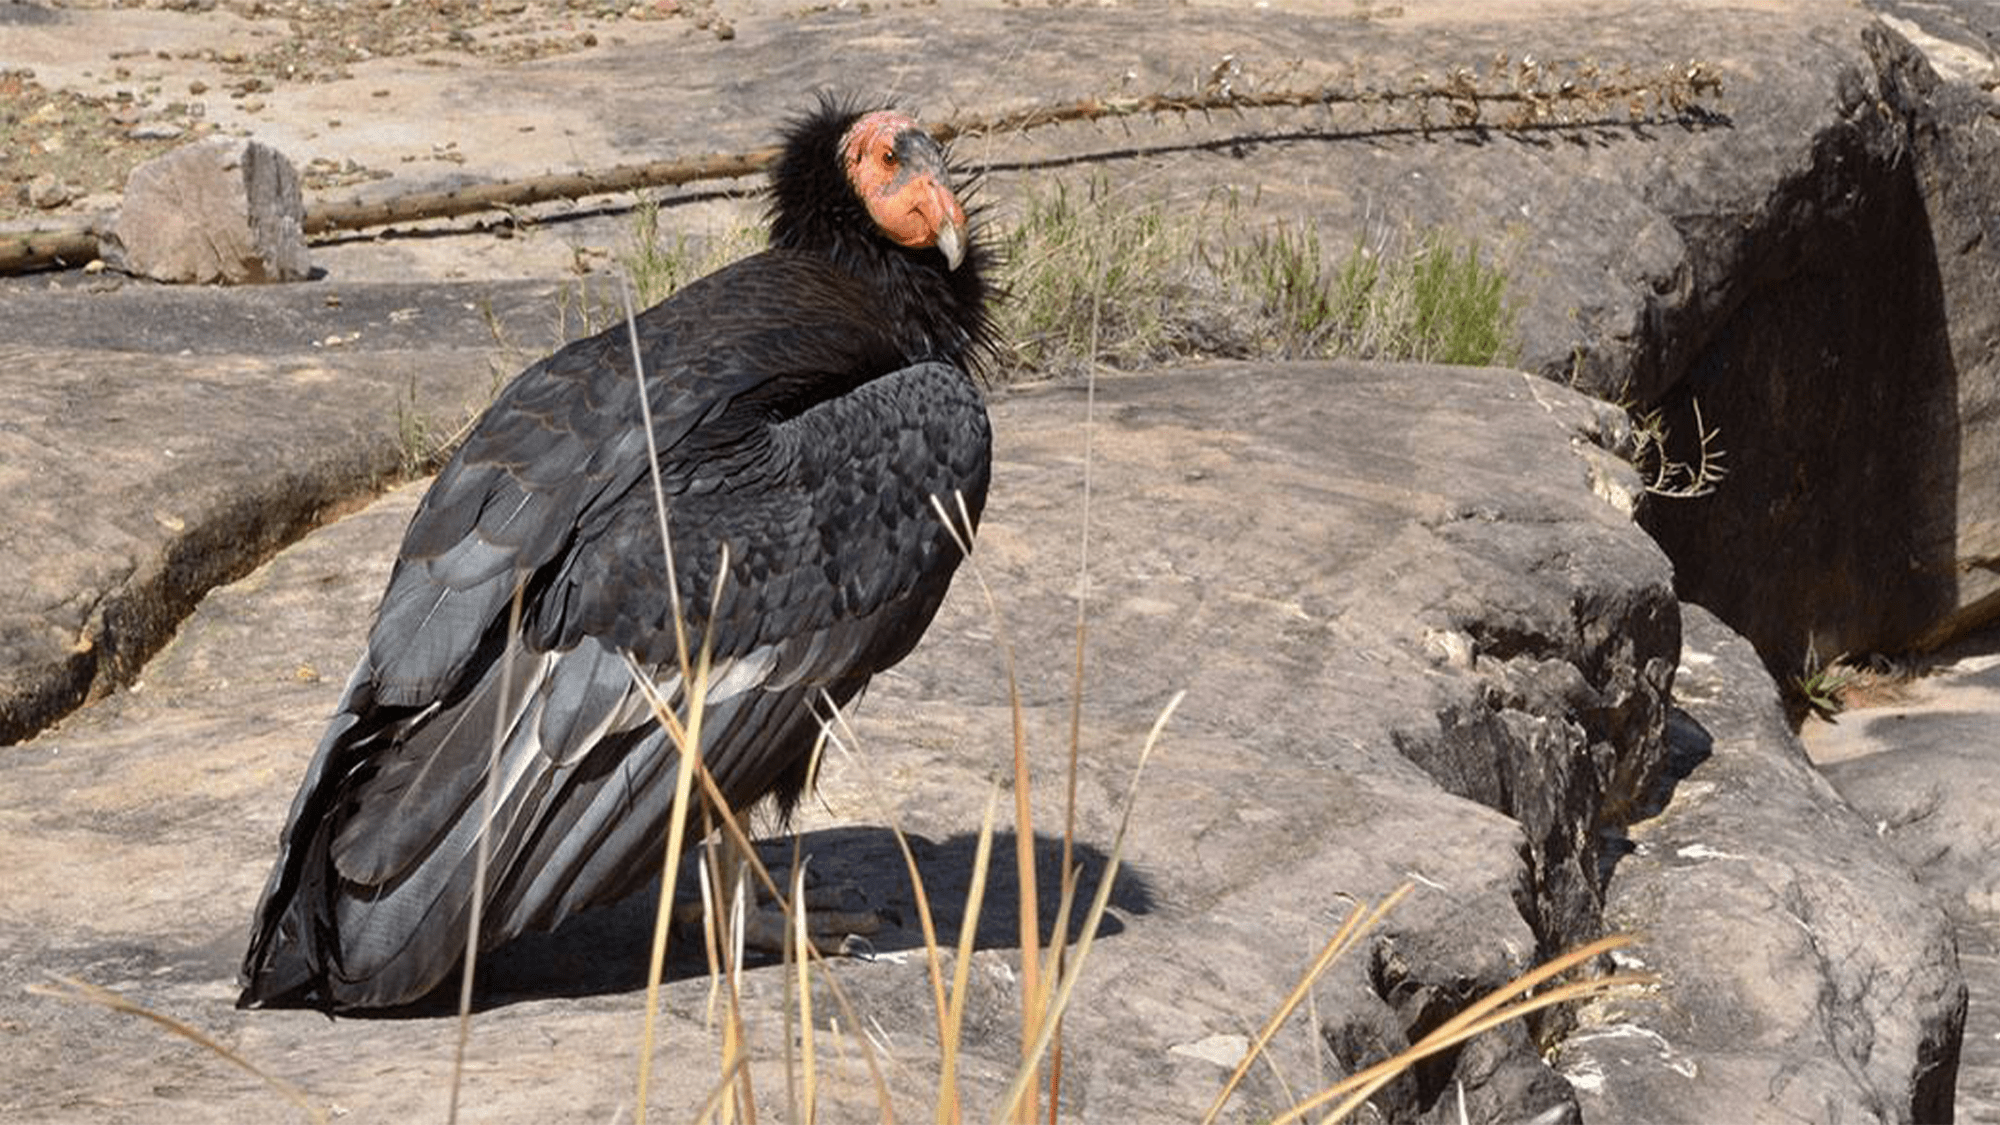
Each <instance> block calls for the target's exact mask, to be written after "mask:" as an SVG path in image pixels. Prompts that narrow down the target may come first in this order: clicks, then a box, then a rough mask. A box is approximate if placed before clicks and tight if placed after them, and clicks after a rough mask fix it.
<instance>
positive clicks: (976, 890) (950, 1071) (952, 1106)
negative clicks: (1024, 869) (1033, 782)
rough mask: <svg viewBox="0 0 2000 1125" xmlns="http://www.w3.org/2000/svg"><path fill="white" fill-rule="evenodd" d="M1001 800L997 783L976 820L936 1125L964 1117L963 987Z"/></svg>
mask: <svg viewBox="0 0 2000 1125" xmlns="http://www.w3.org/2000/svg"><path fill="white" fill-rule="evenodd" d="M999 804H1000V787H999V785H998V784H995V785H994V787H993V789H992V791H991V792H989V793H988V794H987V795H986V815H985V816H984V817H983V818H981V820H980V824H979V844H978V846H977V847H976V848H975V849H974V850H973V853H972V885H971V886H970V887H969V888H967V891H966V895H965V917H964V919H963V920H962V921H960V922H959V927H958V961H957V963H956V964H954V965H953V966H952V967H951V998H950V1002H949V1004H948V1005H947V1009H946V1016H945V1035H944V1039H943V1040H942V1041H941V1042H940V1043H939V1044H938V1053H939V1056H940V1058H939V1060H938V1097H937V1122H938V1125H957V1122H959V1121H960V1120H961V1119H962V1117H963V1110H962V1109H961V1107H960V1105H959V1096H958V1053H959V1052H958V1047H959V1035H960V1032H961V1031H962V1029H963V1028H964V1026H965V1002H966V989H967V987H968V986H969V983H970V981H971V977H972V948H973V944H974V941H975V939H976V938H977V937H978V934H979V908H980V906H981V905H982V904H983V902H984V900H985V897H986V869H987V863H988V861H989V860H991V859H992V856H993V817H994V812H995V810H996V809H997V808H998V806H999Z"/></svg>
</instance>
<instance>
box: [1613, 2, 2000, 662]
mask: <svg viewBox="0 0 2000 1125" xmlns="http://www.w3.org/2000/svg"><path fill="white" fill-rule="evenodd" d="M1863 39H1864V41H1865V43H1866V46H1867V53H1866V55H1865V56H1863V57H1861V58H1858V59H1855V60H1852V61H1851V62H1848V63H1846V64H1844V65H1843V66H1841V67H1840V68H1839V69H1838V70H1836V71H1835V72H1834V74H1833V78H1834V79H1835V82H1836V88H1835V106H1834V108H1835V110H1836V112H1837V115H1838V116H1837V121H1838V124H1835V125H1833V126H1832V127H1830V128H1828V129H1826V130H1825V131H1824V132H1822V133H1820V134H1819V135H1817V136H1816V137H1815V138H1814V139H1813V144H1812V146H1811V149H1810V155H1809V157H1808V159H1807V160H1805V161H1802V162H1801V163H1800V164H1799V166H1797V167H1796V168H1795V169H1794V170H1793V171H1791V172H1790V174H1788V175H1787V176H1786V177H1785V178H1784V179H1783V180H1782V181H1780V182H1779V183H1777V184H1775V185H1773V187H1772V191H1771V195H1770V197H1769V199H1768V200H1767V201H1766V203H1765V205H1764V206H1763V207H1761V208H1760V209H1759V211H1758V218H1757V219H1756V220H1754V221H1752V222H1749V223H1747V224H1746V225H1745V227H1744V228H1741V229H1737V230H1734V231H1730V232H1727V237H1726V240H1725V237H1724V234H1723V232H1720V231H1716V230H1714V229H1713V228H1714V225H1715V224H1713V222H1712V221H1710V222H1708V223H1704V224H1701V226H1700V227H1695V228H1694V229H1702V228H1707V229H1705V230H1703V237H1701V238H1699V239H1696V238H1693V237H1691V238H1690V246H1691V251H1692V253H1693V254H1694V256H1696V257H1697V258H1699V257H1704V256H1709V255H1713V256H1715V257H1717V258H1718V259H1720V261H1718V262H1717V263H1716V265H1715V266H1714V267H1712V268H1715V269H1719V270H1720V271H1721V272H1723V273H1724V274H1726V275H1727V276H1728V278H1729V280H1728V281H1727V282H1724V283H1723V284H1722V285H1721V286H1719V288H1721V289H1722V290H1724V291H1725V292H1727V293H1729V294H1730V297H1729V298H1728V299H1726V300H1718V301H1716V302H1715V304H1716V306H1717V307H1715V308H1714V310H1713V312H1712V313H1711V314H1710V315H1709V316H1706V317H1702V318H1699V319H1696V320H1693V321H1692V322H1684V325H1683V326H1684V327H1685V328H1686V329H1688V331H1686V332H1685V334H1684V336H1683V337H1682V338H1683V339H1685V340H1686V341H1687V345H1685V346H1686V347H1687V349H1688V354H1687V355H1686V357H1685V360H1684V363H1685V366H1684V367H1682V368H1680V374H1679V375H1678V377H1677V378H1674V379H1673V381H1672V384H1671V386H1669V387H1668V388H1666V389H1665V390H1664V391H1663V392H1662V393H1661V394H1660V395H1659V397H1658V399H1657V400H1656V401H1657V402H1658V403H1659V404H1660V405H1661V407H1662V409H1663V411H1664V414H1665V417H1666V418H1667V419H1668V422H1669V425H1670V426H1671V427H1672V428H1673V430H1674V431H1675V432H1676V433H1677V434H1678V435H1680V436H1681V438H1682V439H1683V440H1682V441H1680V442H1679V443H1678V452H1679V455H1680V456H1682V457H1689V456H1692V455H1693V452H1694V451H1693V448H1692V446H1691V444H1690V443H1689V442H1688V441H1687V440H1686V439H1687V437H1688V435H1691V434H1693V433H1694V432H1695V430H1696V424H1697V423H1696V415H1695V411H1696V410H1699V411H1700V415H1701V418H1702V420H1703V421H1704V422H1705V423H1706V424H1707V425H1710V426H1715V427H1718V428H1719V429H1720V430H1721V432H1722V437H1721V440H1720V445H1721V446H1722V447H1723V448H1724V449H1726V450H1727V461H1726V466H1727V469H1728V472H1729V476H1728V478H1727V480H1726V481H1725V482H1724V483H1723V485H1722V486H1721V487H1720V488H1718V489H1717V490H1716V492H1715V493H1714V494H1713V495H1711V496H1708V497H1704V498H1702V499H1700V500H1696V501H1692V502H1687V503H1680V504H1662V505H1656V506H1654V507H1653V508H1651V509H1649V511H1648V512H1647V514H1646V517H1645V521H1644V522H1645V524H1646V526H1647V528H1648V530H1650V531H1652V532H1653V534H1654V535H1655V536H1657V537H1658V538H1659V540H1660V542H1661V544H1662V545H1663V546H1664V547H1666V549H1667V550H1668V552H1669V553H1670V554H1672V555H1673V556H1674V558H1675V559H1676V560H1677V562H1678V565H1677V573H1678V576H1679V584H1680V589H1681V591H1682V593H1683V594H1684V595H1685V596H1686V597H1688V598H1690V599H1691V600H1694V601H1698V602H1701V603H1702V604H1704V605H1707V606H1710V607H1712V608H1713V609H1714V610H1715V611H1716V613H1718V614H1719V615H1720V616H1722V617H1723V619H1724V620H1726V621H1728V622H1730V624H1731V625H1733V626H1734V627H1735V628H1737V629H1738V630H1740V631H1742V632H1743V633H1744V634H1745V635H1746V636H1748V637H1750V639H1751V640H1752V641H1753V642H1755V643H1756V645H1757V648H1758V651H1759V652H1760V653H1762V654H1763V656H1764V658H1765V660H1766V662H1767V664H1768V665H1769V666H1770V667H1771V668H1773V669H1774V670H1777V671H1778V672H1780V673H1781V674H1790V673H1792V672H1795V671H1796V670H1797V669H1798V668H1800V667H1801V666H1802V665H1803V663H1804V661H1805V659H1806V656H1807V653H1808V651H1811V652H1814V653H1816V654H1817V655H1818V656H1819V657H1820V658H1821V659H1830V658H1831V657H1833V656H1835V655H1837V654H1839V653H1845V652H1871V651H1872V652H1883V651H1888V652H1900V651H1907V650H1910V649H1913V648H1928V647H1931V646H1934V645H1936V644H1939V643H1941V642H1943V641H1945V640H1948V639H1950V638H1952V637H1954V636H1958V635H1962V634H1964V633H1965V632H1966V631H1968V630H1970V629H1972V628H1976V627H1977V626H1978V625H1979V624H1980V623H1981V622H1983V621H1984V620H1986V619H1988V618H1990V617H1991V616H1992V614H1993V612H1994V611H1995V609H1996V607H2000V601H1996V596H2000V586H1996V585H1995V581H1994V573H1993V571H1992V569H1991V568H1990V567H1987V566H1985V565H1984V564H1983V563H1982V562H1981V560H1983V559H1986V558H1989V557H1991V556H1992V555H1993V554H1994V550H1995V547H1996V543H1995V542H1994V541H1993V535H1994V524H1993V521H1992V520H1991V519H1990V518H1989V517H1988V516H1987V515H1986V514H1985V513H1988V512H1990V511H1992V510H1993V508H1994V505H1995V502H1996V497H1994V496H1993V495H1992V494H1991V492H1990V491H1989V487H1990V482H1991V481H1992V480H1994V479H1995V477H1994V474H1993V472H1992V467H1993V465H1994V464H1995V460H1994V459H1995V458H1996V457H2000V453H1996V452H1995V450H1996V448H2000V441H1996V436H1995V435H1994V433H1993V432H1992V431H1991V429H1990V426H1991V421H1990V419H1991V417H1992V411H1991V409H1990V405H1991V403H1992V402H1993V401H1994V399H1995V396H1996V395H2000V384H1996V377H2000V356H1996V354H1995V352H1994V350H1993V346H1992V341H1993V339H1994V330H1995V325H1996V320H1995V318H1996V316H2000V314H1996V313H1995V312H1994V308H1995V307H1996V300H1995V297H1996V293H1995V290H1994V285H1995V283H1996V278H2000V258H1996V257H1995V255H1996V250H1995V243H1994V239H1993V238H1992V237H1990V236H1991V235H1994V234H1996V233H2000V230H1997V229H1995V228H1994V227H1993V223H1994V219H1993V209H1994V202H1995V201H1996V200H2000V184H1996V183H1995V181H1994V179H1993V177H1992V175H1991V173H1990V169H1991V168H1993V167H1995V166H1996V165H1995V159H1994V158H1995V157H1996V156H2000V147H1996V142H1995V139H1994V138H1993V136H1992V134H1991V130H1988V129H1985V128H1983V127H1982V126H1981V125H1980V123H1981V122H1984V121H1986V120H1987V114H1988V113H1989V112H1990V109H1989V106H1988V104H1986V103H1988V102H1989V100H1990V99H1988V98H1986V97H1985V96H1984V95H1983V94H1980V93H1979V92H1978V91H1977V90H1976V88H1973V87H1970V86H1969V85H1967V86H1948V85H1944V84H1941V83H1939V82H1938V80H1937V79H1936V77H1935V75H1933V74H1932V73H1931V71H1930V68H1929V67H1928V66H1927V65H1926V63H1925V62H1924V61H1923V58H1922V56H1920V55H1918V54H1917V53H1916V52H1914V51H1913V50H1912V49H1911V48H1910V47H1909V46H1908V44H1907V43H1905V42H1904V41H1903V40H1901V39H1900V38H1898V37H1896V36H1894V35H1893V34H1890V33H1887V32H1885V31H1882V30H1880V29H1876V28H1870V29H1867V30H1866V33H1865V35H1864V36H1863ZM1691 226H1692V224H1691ZM1692 233H1693V231H1692V230H1691V231H1690V234H1692ZM1861 263H1866V265H1865V267H1864V266H1862V265H1861Z"/></svg>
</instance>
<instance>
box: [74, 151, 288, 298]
mask: <svg viewBox="0 0 2000 1125" xmlns="http://www.w3.org/2000/svg"><path fill="white" fill-rule="evenodd" d="M305 213H306V212H305V200H304V197H303V196H302V195H301V194H300V191H299V174H298V172H297V171H296V170H295V169H294V168H293V167H292V163H291V161H289V160H287V159H285V156H284V154H283V153H281V152H279V151H278V150H277V149H274V148H272V147H271V146H269V145H266V144H262V143H259V142H257V141H252V140H243V139H240V138H235V139H232V138H222V137H214V138H210V139H208V140H202V141H197V142H195V143H193V144H189V145H183V146H182V147H180V148H177V149H174V150H173V151H172V152H169V153H166V154H164V155H162V156H157V157H154V158H153V159H151V160H148V161H146V162H145V163H144V164H141V165H139V166H138V167H137V168H134V169H133V170H132V174H131V176H130V177H129V178H128V179H127V180H126V181H125V195H124V199H123V201H122V202H121V204H120V206H119V209H118V218H117V221H116V223H115V225H114V226H113V228H112V231H111V234H110V237H109V238H108V239H106V244H105V260H106V261H107V262H108V263H110V264H111V265H113V266H115V267H117V268H119V269H122V270H125V271H127V272H129V273H135V274H142V275H144V276H146V277H150V278H153V279H155V280H157V281H167V282H176V283H195V284H203V285H207V284H223V285H244V284H255V283H260V282H271V281H298V280H301V279H303V278H305V277H306V276H308V275H309V274H310V273H311V270H312V262H311V261H310V258H309V256H308V254H307V252H306V238H305V229H304V225H303V224H304V222H305Z"/></svg>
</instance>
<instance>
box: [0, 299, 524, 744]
mask: <svg viewBox="0 0 2000 1125" xmlns="http://www.w3.org/2000/svg"><path fill="white" fill-rule="evenodd" d="M550 294H551V287H548V286H532V287H520V286H517V287H513V288H511V289H509V288H505V287H502V288H497V289H496V288H495V287H492V286H479V287H476V288H471V289H468V288H466V287H462V286H460V287H450V286H394V285H389V286H372V287H368V288H366V289H362V290H356V289H352V288H346V287H338V286H333V287H327V288H323V289H313V290H307V289H290V290H276V289H271V290H264V291H261V292H260V293H259V295H258V296H256V297H254V298H250V299H247V300H235V299H232V298H231V297H230V296H229V295H228V294H224V293H218V292H205V293H204V292H182V291H175V290H157V289H138V288H134V289H131V290H128V291H124V292H119V293H111V294H99V295H95V296H90V297H85V298H83V299H82V304H81V307H80V305H79V298H78V296H77V295H75V294H66V293H37V294H17V295H15V296H13V297H10V298H8V300H7V302H6V304H7V309H8V312H7V314H6V315H7V318H8V321H9V324H10V333H9V335H10V338H9V340H8V341H7V342H5V343H0V366H4V367H5V369H6V370H7V371H8V372H9V375H10V377H9V378H8V379H7V380H5V381H4V382H0V419H4V421H0V490H4V492H5V495H6V496H7V497H8V498H9V499H8V502H7V518H6V519H4V520H0V553H4V555H5V557H7V558H9V559H11V560H15V562H14V573H13V579H12V581H10V582H9V583H8V584H7V586H6V588H5V590H4V591H0V743H6V742H13V741H17V740H19V739H21V738H24V737H26V736H27V735H28V734H30V733H32V732H33V731H36V730H39V729H41V728H43V727H45V726H47V725H48V724H49V723H51V722H53V721H54V720H55V719H57V718H59V717H60V716H61V715H63V714H64V713H65V712H67V711H69V710H70V709H71V708H73V707H75V706H76V705H78V704H79V703H82V702H83V701H85V700H86V699H90V698H94V697H96V696H98V695H102V694H103V693H104V692H106V691H108V690H110V689H111V688H113V687H116V686H117V685H119V684H120V683H124V682H128V681H129V680H130V679H131V678H132V677H133V676H134V675H136V674H137V671H138V669H139V667H140V665H141V663H142V662H143V661H144V660H145V659H146V658H147V657H148V656H149V655H151V654H152V653H153V652H154V651H155V650H157V649H158V648H159V647H160V645H162V644H163V643H165V641H166V640H167V638H169V637H171V636H172V635H173V632H174V629H175V628H176V627H177V626H178V624H179V622H180V621H181V620H182V618H184V617H185V616H186V615H187V613H188V612H189V610H190V609H192V607H193V606H194V604H195V603H196V602H197V601H199V600H200V598H201V596H202V595H203V594H204V593H206V592H207V591H208V590H209V589H210V588H211V587H214V586H216V585H218V584H220V583H223V582H227V581H230V580H231V579H234V578H237V577H240V576H242V575H243V574H245V573H247V572H248V571H249V570H251V569H252V568H253V567H255V566H256V565H257V564H258V563H260V562H262V561H263V560H264V559H266V558H268V557H269V556H270V554H271V553H272V552H274V551H275V550H276V549H277V548H278V547H279V546H281V545H283V544H284V543H286V542H289V541H291V540H293V539H296V538H297V537H298V536H299V535H301V534H303V533H304V532H305V531H306V530H307V529H309V528H311V527H312V526H314V525H315V524H316V523H318V522H320V521H321V520H322V519H324V518H325V516H326V515H327V514H328V513H329V512H330V511H337V510H340V509H342V508H344V507H347V506H351V505H352V504H353V503H354V502H355V501H356V499H357V498H359V497H362V496H365V495H366V494H367V493H369V492H371V491H373V490H374V489H376V488H378V487H380V485H381V483H382V482H384V481H385V480H387V479H390V478H391V477H392V476H393V475H394V474H396V473H398V472H400V471H402V470H403V468H404V466H405V464H406V462H408V461H409V460H410V459H411V458H412V457H421V456H422V454H423V453H425V452H426V451H427V446H428V445H429V444H430V443H434V442H435V441H437V440H439V439H440V438H441V437H443V436H444V435H447V434H449V433H450V432H451V430H452V429H453V428H455V427H456V426H457V425H458V424H459V423H460V422H461V421H462V420H463V419H465V418H466V417H467V416H468V415H469V413H470V412H471V411H475V410H477V409H479V408H480V407H482V406H483V405H484V403H485V402H486V400H487V398H488V397H489V396H490V395H491V393H492V390H493V388H494V386H495V384H496V379H497V378H498V377H499V373H498V372H497V371H496V370H495V367H494V364H495V362H496V361H497V362H506V361H507V359H508V356H507V351H506V349H505V348H504V347H501V346H499V345H498V344H497V343H496V340H495V338H494V335H493V329H492V328H490V327H489V326H488V325H487V323H486V322H485V319H484V317H483V315H482V311H483V310H486V309H494V308H497V309H499V310H500V312H498V313H496V314H495V315H496V316H498V317H499V318H500V319H499V320H498V321H497V322H496V323H506V322H507V321H508V320H509V319H511V320H512V321H513V322H515V323H517V324H519V325H520V328H521V334H522V337H523V338H524V339H526V340H530V341H533V344H531V345H530V346H537V345H540V344H544V343H546V341H547V340H548V334H547V332H546V330H545V328H539V327H537V326H536V325H535V324H534V323H532V322H536V321H540V320H542V319H543V318H544V314H545V311H546V309H547V307H548V305H549V304H550V303H551V302H552V300H553V298H552V297H551V295H550ZM510 373H511V372H510Z"/></svg>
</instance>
